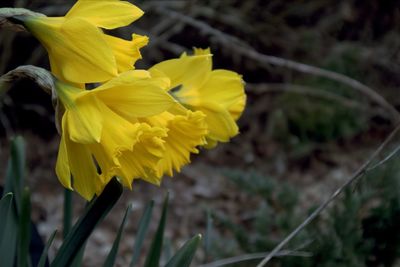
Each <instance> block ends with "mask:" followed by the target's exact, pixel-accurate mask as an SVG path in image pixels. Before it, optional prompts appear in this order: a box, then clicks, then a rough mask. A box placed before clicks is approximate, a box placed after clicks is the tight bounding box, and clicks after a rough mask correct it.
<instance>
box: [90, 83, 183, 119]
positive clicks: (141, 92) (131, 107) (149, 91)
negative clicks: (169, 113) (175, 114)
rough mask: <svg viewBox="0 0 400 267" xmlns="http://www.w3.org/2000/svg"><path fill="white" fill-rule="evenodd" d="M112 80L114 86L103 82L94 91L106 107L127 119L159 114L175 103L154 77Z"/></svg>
mask: <svg viewBox="0 0 400 267" xmlns="http://www.w3.org/2000/svg"><path fill="white" fill-rule="evenodd" d="M125 78H127V77H125ZM125 78H124V79H125ZM116 79H118V78H116ZM112 82H113V83H114V84H116V86H115V87H108V85H107V84H104V86H101V87H99V88H97V89H96V90H94V92H96V95H97V96H98V97H99V99H101V100H102V101H103V102H104V103H106V105H107V106H108V107H110V108H111V109H112V110H114V111H115V112H116V113H118V114H119V115H121V116H123V117H124V118H126V119H128V120H131V119H133V118H138V117H146V116H153V115H155V114H159V113H161V112H163V111H165V110H167V109H169V108H170V107H171V106H172V105H174V104H175V103H176V100H175V99H174V98H173V97H171V96H170V95H169V94H168V93H167V92H166V91H165V90H163V89H162V88H161V87H160V84H159V83H160V82H159V81H158V80H156V79H154V80H153V79H137V78H135V77H132V78H131V79H125V80H123V81H121V82H119V83H118V82H116V81H112Z"/></svg>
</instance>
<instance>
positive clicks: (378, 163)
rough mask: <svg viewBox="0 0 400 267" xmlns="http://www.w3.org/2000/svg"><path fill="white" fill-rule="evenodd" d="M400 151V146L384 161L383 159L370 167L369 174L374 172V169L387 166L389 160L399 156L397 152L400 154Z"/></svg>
mask: <svg viewBox="0 0 400 267" xmlns="http://www.w3.org/2000/svg"><path fill="white" fill-rule="evenodd" d="M399 151H400V145H399V146H397V147H396V148H395V149H393V151H392V152H390V153H389V155H387V156H386V157H385V158H384V159H382V160H381V161H379V162H377V163H375V165H373V166H371V167H369V168H368V169H367V172H369V171H372V170H374V169H376V168H378V167H380V166H382V165H383V164H385V163H386V162H387V161H388V160H390V159H391V158H393V157H394V156H395V155H396V154H397V152H399Z"/></svg>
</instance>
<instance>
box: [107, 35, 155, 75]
mask: <svg viewBox="0 0 400 267" xmlns="http://www.w3.org/2000/svg"><path fill="white" fill-rule="evenodd" d="M104 37H105V40H106V42H107V43H108V45H109V46H110V47H111V49H112V50H113V53H114V56H115V59H116V62H117V67H118V71H119V72H124V71H128V70H131V69H133V68H134V65H135V62H136V61H137V60H138V59H141V58H142V55H141V54H140V51H139V49H140V48H142V47H143V46H145V45H147V43H148V41H149V38H148V37H146V36H141V35H137V34H132V40H131V41H127V40H124V39H121V38H117V37H114V36H111V35H107V34H105V35H104Z"/></svg>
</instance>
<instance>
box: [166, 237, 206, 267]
mask: <svg viewBox="0 0 400 267" xmlns="http://www.w3.org/2000/svg"><path fill="white" fill-rule="evenodd" d="M200 242H201V235H200V234H198V235H196V236H194V237H193V238H192V239H191V240H189V241H187V242H186V243H185V244H184V245H183V246H182V247H181V248H180V249H179V250H178V252H177V253H176V254H175V255H174V256H173V257H172V258H171V259H170V260H169V261H168V263H167V265H165V267H189V266H190V264H191V262H192V260H193V257H194V255H195V253H196V250H197V248H198V246H199V244H200Z"/></svg>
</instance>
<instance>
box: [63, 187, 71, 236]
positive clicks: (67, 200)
mask: <svg viewBox="0 0 400 267" xmlns="http://www.w3.org/2000/svg"><path fill="white" fill-rule="evenodd" d="M71 227H72V191H71V190H69V189H65V190H64V228H63V237H64V239H65V238H66V237H67V235H68V233H69V232H70V231H71Z"/></svg>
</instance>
